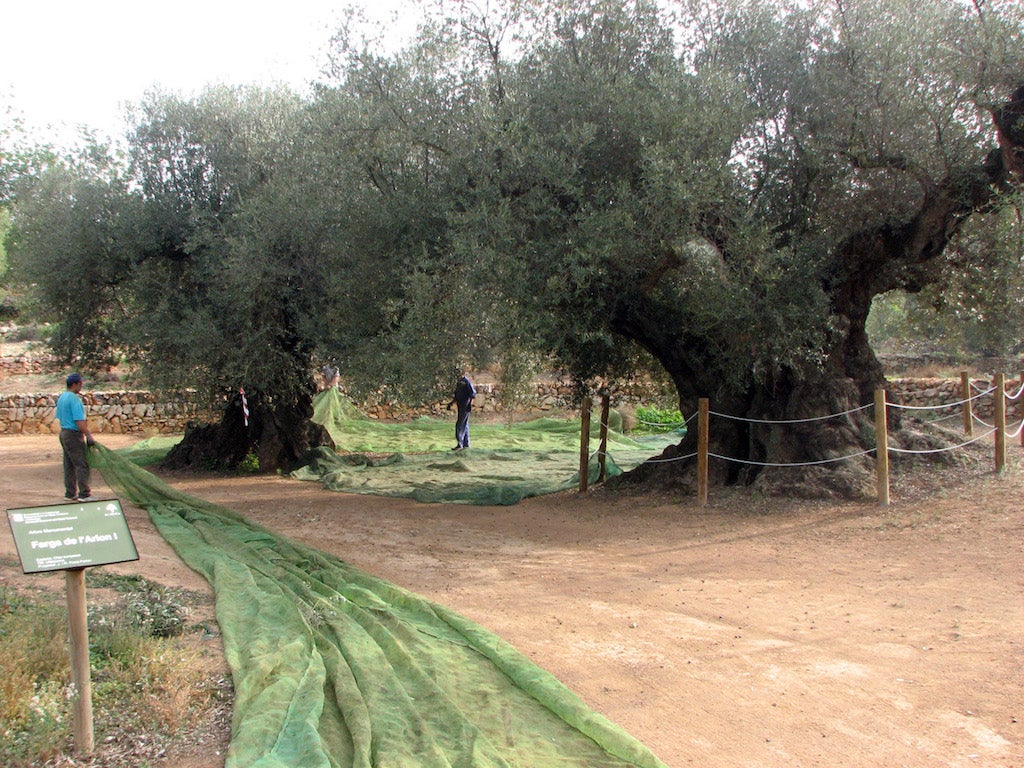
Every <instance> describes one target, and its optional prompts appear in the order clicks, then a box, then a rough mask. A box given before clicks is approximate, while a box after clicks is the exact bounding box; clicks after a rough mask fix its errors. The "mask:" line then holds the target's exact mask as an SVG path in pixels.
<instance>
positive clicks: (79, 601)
mask: <svg viewBox="0 0 1024 768" xmlns="http://www.w3.org/2000/svg"><path fill="white" fill-rule="evenodd" d="M64 584H65V588H66V589H67V596H66V598H67V604H68V644H69V645H70V653H71V682H72V683H73V684H74V687H75V694H74V701H73V702H72V705H73V707H74V709H73V711H72V731H73V733H74V738H75V751H76V752H78V753H79V754H83V755H91V754H92V753H93V747H94V744H93V728H92V676H91V674H90V671H89V625H88V623H87V619H86V606H85V568H73V569H71V570H67V571H64Z"/></svg>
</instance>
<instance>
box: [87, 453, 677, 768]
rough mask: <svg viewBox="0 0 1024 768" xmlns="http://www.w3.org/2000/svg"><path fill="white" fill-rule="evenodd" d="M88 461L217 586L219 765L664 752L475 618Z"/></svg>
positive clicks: (582, 761)
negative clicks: (229, 687)
mask: <svg viewBox="0 0 1024 768" xmlns="http://www.w3.org/2000/svg"><path fill="white" fill-rule="evenodd" d="M91 459H92V461H93V464H94V466H96V467H98V468H99V469H100V470H101V471H102V473H103V477H104V478H105V479H106V481H107V483H108V484H109V485H110V486H111V487H112V488H114V489H115V490H116V492H117V493H118V494H119V495H121V496H122V497H124V498H127V499H128V500H130V501H131V502H132V503H134V504H136V505H138V506H141V507H143V508H145V509H146V510H147V511H148V512H149V515H150V517H151V519H152V520H153V522H154V524H155V525H156V526H157V528H158V529H159V531H160V533H161V534H162V535H163V536H164V537H165V538H166V539H167V541H168V542H169V543H170V544H171V546H173V547H174V549H175V551H176V552H177V553H178V554H179V555H180V556H181V558H182V559H183V560H184V561H185V562H186V563H187V564H188V565H189V566H190V567H191V568H193V569H194V570H196V571H197V572H198V573H200V574H201V575H203V576H204V577H205V578H206V579H207V580H209V582H210V584H211V585H212V586H213V589H214V592H215V596H216V611H217V620H218V622H219V624H220V627H221V631H222V634H223V638H224V649H225V653H226V656H227V660H228V663H229V664H230V666H231V670H232V675H233V679H234V684H235V704H234V711H233V721H232V739H231V746H230V749H229V751H228V755H227V759H226V765H227V766H228V768H241V767H242V766H246V767H248V766H259V768H286V767H288V768H319V767H321V766H324V767H326V766H331V767H332V768H333V767H338V766H345V767H346V768H347V767H348V766H353V767H356V766H358V767H360V768H362V767H363V766H367V767H368V766H379V767H381V768H383V767H384V766H387V767H388V768H391V767H394V768H433V767H434V766H437V767H438V768H441V767H442V766H444V767H445V768H451V767H454V766H466V767H467V768H470V767H473V768H477V767H479V768H489V767H491V766H494V767H497V766H502V767H508V768H512V767H513V766H515V767H518V768H526V767H530V768H540V767H543V766H579V767H580V768H583V767H584V766H585V767H587V768H606V767H607V768H617V767H621V766H643V767H650V768H654V767H655V766H662V765H663V764H662V763H661V762H660V761H659V760H658V759H657V758H656V757H655V756H654V755H653V754H652V753H651V752H650V751H649V750H648V749H647V748H646V747H644V746H643V745H642V744H641V743H640V742H638V741H637V740H636V739H634V738H633V737H631V736H630V735H629V734H627V733H626V732H625V731H623V730H622V729H621V728H619V727H618V726H616V725H614V724H613V723H611V722H610V721H608V720H607V719H606V718H604V717H602V716H600V715H598V714H596V713H594V712H593V711H591V710H590V709H589V708H588V707H587V706H586V705H584V704H583V702H582V701H581V700H580V699H579V698H578V697H577V696H575V695H574V694H573V693H572V692H571V691H569V690H568V689H567V688H566V687H565V686H564V685H562V684H561V683H560V682H558V680H556V679H555V678H554V677H553V676H551V675H550V674H549V673H547V672H545V671H544V670H542V669H540V668H538V667H537V666H536V665H534V664H533V663H531V662H530V661H529V660H528V659H526V658H525V657H524V656H522V655H521V654H520V653H518V652H517V651H516V650H515V649H514V648H512V647H511V646H510V645H509V644H508V643H506V642H504V641H503V640H501V639H500V638H498V637H497V636H496V635H494V634H492V633H490V632H488V631H486V630H485V629H483V628H482V627H480V626H478V625H476V624H474V623H473V622H470V621H468V620H466V619H464V618H462V617H460V616H458V615H457V614H455V613H453V612H451V611H449V610H448V609H446V608H444V607H442V606H439V605H436V604H433V603H430V602H428V601H426V600H423V599H422V598H419V597H417V596H416V595H414V594H412V593H410V592H407V591H405V590H403V589H401V588H399V587H397V586H394V585H392V584H389V583H387V582H385V581H382V580H381V579H377V578H374V577H373V576H370V575H368V574H365V573H363V572H361V571H359V570H358V569H356V568H353V567H352V566H350V565H348V564H347V563H345V562H343V561H341V560H339V559H337V558H336V557H333V556H331V555H328V554H325V553H323V552H319V551H317V550H315V549H312V548H310V547H306V546H303V545H301V544H298V543H296V542H293V541H290V540H288V539H287V538H284V537H281V536H278V535H276V534H274V533H272V532H271V531H268V530H266V529H264V528H261V527H259V526H257V525H255V524H253V523H251V522H249V521H248V520H246V519H245V518H243V517H242V516H241V515H239V514H237V513H235V512H232V511H231V510H229V509H225V508H223V507H219V506H216V505H214V504H210V503H208V502H205V501H202V500H201V499H197V498H193V497H190V496H188V495H186V494H184V493H181V492H179V491H176V490H175V489H173V488H171V487H170V486H168V485H167V484H165V483H164V482H162V481H161V480H160V479H159V478H157V477H155V476H154V475H152V474H150V473H149V472H147V471H145V470H144V469H142V468H140V467H138V466H137V465H135V464H133V463H132V462H131V461H129V460H128V459H127V458H125V457H123V456H119V455H117V454H116V453H114V452H112V451H109V450H107V449H105V448H103V447H102V446H96V447H95V448H94V449H93V450H92V454H91Z"/></svg>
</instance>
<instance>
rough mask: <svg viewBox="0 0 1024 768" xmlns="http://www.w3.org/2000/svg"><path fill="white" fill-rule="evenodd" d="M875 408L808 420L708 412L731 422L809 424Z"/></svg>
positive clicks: (868, 406)
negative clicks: (757, 417) (758, 417)
mask: <svg viewBox="0 0 1024 768" xmlns="http://www.w3.org/2000/svg"><path fill="white" fill-rule="evenodd" d="M872 407H873V406H872V405H871V404H870V403H868V404H867V405H861V406H858V407H856V408H851V409H850V410H848V411H841V412H840V413H830V414H828V415H827V416H812V417H810V418H807V419H748V418H745V417H743V416H730V415H729V414H727V413H719V412H718V411H708V415H709V416H718V417H720V418H723V419H729V420H731V421H744V422H747V423H748V424H807V423H809V422H812V421H827V420H828V419H837V418H839V417H841V416H849V415H850V414H851V413H857V412H858V411H864V410H867V409H868V408H872Z"/></svg>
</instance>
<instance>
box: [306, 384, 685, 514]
mask: <svg viewBox="0 0 1024 768" xmlns="http://www.w3.org/2000/svg"><path fill="white" fill-rule="evenodd" d="M313 408H314V410H313V421H314V422H315V423H317V424H319V425H321V426H322V427H324V429H325V430H326V431H327V433H328V434H329V435H330V437H331V440H332V441H333V442H334V447H335V449H336V450H334V451H332V450H330V449H329V448H323V447H321V448H319V449H317V450H316V451H314V452H312V453H311V454H310V456H309V457H308V462H307V464H306V466H304V467H302V468H301V469H299V470H297V471H295V472H293V473H292V477H294V478H297V479H299V480H313V481H317V482H320V483H322V484H323V486H324V487H325V488H327V489H329V490H332V491H345V492H347V493H368V494H374V495H380V496H403V497H409V498H414V499H417V500H419V501H435V502H461V503H471V504H514V503H516V502H517V501H519V500H521V499H523V498H526V497H529V496H539V495H543V494H546V493H554V492H556V491H561V490H565V489H568V488H573V487H575V486H576V485H577V484H578V482H579V450H580V448H579V445H580V421H579V420H578V419H576V420H560V419H546V418H543V419H535V420H533V421H528V422H525V423H520V424H512V425H506V424H477V423H474V424H473V425H472V426H471V428H470V430H471V434H472V445H473V447H472V448H470V449H469V450H465V451H459V452H458V453H453V452H452V451H451V450H450V448H451V446H452V445H453V444H454V442H455V438H454V434H453V428H452V422H451V421H444V420H441V419H432V418H427V417H424V418H419V419H416V420H415V421H412V422H410V423H405V424H395V423H382V422H377V421H374V420H372V419H368V418H366V417H364V416H362V415H361V414H360V413H359V412H358V410H356V409H355V408H354V407H353V406H352V404H351V402H349V401H348V400H347V399H346V398H345V397H344V396H343V395H342V394H341V393H340V392H338V390H337V389H333V388H332V389H328V390H325V391H324V392H321V393H320V394H319V395H317V397H316V399H315V400H314V402H313ZM596 416H597V414H596V412H595V418H593V419H592V422H591V451H592V454H591V461H590V467H589V477H590V480H591V481H596V479H597V475H598V472H599V467H598V457H597V450H598V436H599V432H600V423H599V420H598V418H596ZM621 424H622V420H621V418H620V417H619V416H618V414H616V413H615V412H612V414H611V417H610V418H609V427H610V428H609V431H608V445H607V456H606V475H607V476H608V477H614V476H615V475H617V474H620V473H621V472H622V471H624V470H627V469H630V468H632V467H635V466H636V465H638V464H640V463H641V462H643V461H645V460H647V459H649V458H650V457H651V456H652V455H654V454H656V453H658V452H660V451H661V450H663V449H664V448H665V447H666V446H668V445H671V444H674V443H678V442H679V440H680V433H679V431H670V432H667V433H665V434H661V435H656V436H646V437H642V438H636V439H634V438H630V437H626V436H625V435H623V434H621V431H619V430H620V429H621Z"/></svg>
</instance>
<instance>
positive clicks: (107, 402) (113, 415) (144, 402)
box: [0, 392, 210, 435]
mask: <svg viewBox="0 0 1024 768" xmlns="http://www.w3.org/2000/svg"><path fill="white" fill-rule="evenodd" d="M58 397H59V395H58V394H45V395H4V396H0V435H18V434H48V433H52V434H57V433H59V432H60V422H58V421H57V420H56V418H55V417H54V411H55V410H56V406H57V398H58ZM193 399H194V398H192V397H191V396H190V395H189V393H184V394H183V395H181V396H179V397H174V398H171V399H169V400H166V401H163V402H157V399H156V396H155V395H153V394H152V393H150V392H83V393H82V401H83V403H84V404H85V417H86V419H88V420H89V427H90V429H91V430H92V431H93V432H95V433H97V434H101V433H115V434H120V433H139V434H145V435H157V434H176V433H182V432H184V431H185V426H186V425H187V423H188V422H189V421H203V420H207V419H208V418H209V416H210V414H209V413H208V412H207V411H206V410H204V409H203V408H201V407H200V406H199V405H197V404H196V403H194V402H192V400H193Z"/></svg>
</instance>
